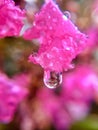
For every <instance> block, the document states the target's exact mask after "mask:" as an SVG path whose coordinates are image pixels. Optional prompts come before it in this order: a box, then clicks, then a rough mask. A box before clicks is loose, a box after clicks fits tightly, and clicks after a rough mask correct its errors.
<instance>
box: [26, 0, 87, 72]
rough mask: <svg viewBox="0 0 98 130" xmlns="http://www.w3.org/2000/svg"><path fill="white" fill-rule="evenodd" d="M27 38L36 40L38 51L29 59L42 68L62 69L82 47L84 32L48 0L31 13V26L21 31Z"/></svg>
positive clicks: (83, 44) (60, 70) (65, 67)
mask: <svg viewBox="0 0 98 130" xmlns="http://www.w3.org/2000/svg"><path fill="white" fill-rule="evenodd" d="M24 38H25V39H28V40H32V39H39V41H40V47H39V50H38V53H37V54H36V55H34V56H32V55H30V57H29V60H30V61H31V62H33V63H36V64H40V65H41V66H42V67H43V68H44V69H45V70H50V71H56V72H62V71H63V70H66V69H68V68H70V67H69V66H70V63H71V61H72V59H74V58H75V57H76V55H77V54H79V53H80V52H81V51H82V50H83V49H84V47H85V46H86V42H87V38H86V35H85V34H83V33H81V32H80V31H79V30H78V29H77V27H76V26H75V25H74V24H73V23H72V22H71V21H70V19H69V18H67V17H66V16H65V15H64V14H63V13H62V12H61V11H60V9H59V8H58V6H57V5H56V4H55V3H54V2H53V1H52V0H50V1H49V2H46V3H45V4H44V5H43V7H42V9H41V10H40V12H39V13H37V14H36V15H35V20H34V23H33V27H32V28H30V29H28V30H27V31H26V32H25V33H24Z"/></svg>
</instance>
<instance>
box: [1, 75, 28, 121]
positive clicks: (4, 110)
mask: <svg viewBox="0 0 98 130" xmlns="http://www.w3.org/2000/svg"><path fill="white" fill-rule="evenodd" d="M19 77H20V79H21V81H24V83H25V85H24V83H22V82H20V81H19V79H18V77H16V78H14V79H9V78H8V77H7V76H6V75H4V74H2V73H0V122H1V123H9V122H10V121H11V120H12V119H13V116H14V113H15V110H16V108H17V106H18V104H19V103H20V102H21V101H22V100H23V98H24V97H25V96H26V95H27V93H28V91H27V88H26V86H27V81H26V80H25V79H24V76H22V77H21V76H19Z"/></svg>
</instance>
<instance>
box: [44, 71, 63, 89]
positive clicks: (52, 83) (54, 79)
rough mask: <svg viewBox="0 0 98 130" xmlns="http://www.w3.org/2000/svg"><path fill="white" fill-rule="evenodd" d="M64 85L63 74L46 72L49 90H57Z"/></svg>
mask: <svg viewBox="0 0 98 130" xmlns="http://www.w3.org/2000/svg"><path fill="white" fill-rule="evenodd" d="M61 83H62V73H58V72H54V71H44V84H45V85H46V86H47V87H48V88H51V89H53V88H57V87H59V85H60V84H61Z"/></svg>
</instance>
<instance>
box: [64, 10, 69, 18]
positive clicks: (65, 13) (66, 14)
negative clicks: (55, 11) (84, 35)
mask: <svg viewBox="0 0 98 130" xmlns="http://www.w3.org/2000/svg"><path fill="white" fill-rule="evenodd" d="M64 15H65V16H66V17H67V18H68V19H70V18H71V15H70V13H69V12H68V11H65V12H64Z"/></svg>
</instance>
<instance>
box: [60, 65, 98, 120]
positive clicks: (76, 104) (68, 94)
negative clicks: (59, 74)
mask: <svg viewBox="0 0 98 130" xmlns="http://www.w3.org/2000/svg"><path fill="white" fill-rule="evenodd" d="M96 91H98V77H97V75H96V73H95V71H94V70H93V68H92V67H90V66H89V65H84V66H78V67H77V68H76V69H75V70H73V71H72V72H69V73H68V74H65V76H64V79H63V91H62V96H63V100H64V101H65V102H66V107H67V109H69V112H70V113H71V115H72V117H73V118H74V119H75V120H78V119H80V118H83V117H85V116H86V115H87V113H88V111H89V108H90V107H89V106H90V104H91V101H92V100H94V96H95V93H96Z"/></svg>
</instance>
